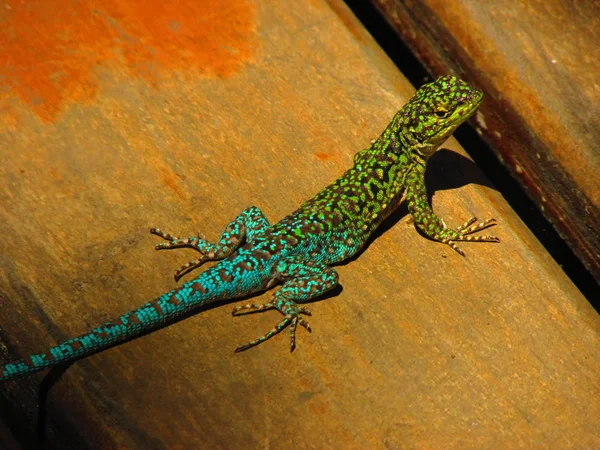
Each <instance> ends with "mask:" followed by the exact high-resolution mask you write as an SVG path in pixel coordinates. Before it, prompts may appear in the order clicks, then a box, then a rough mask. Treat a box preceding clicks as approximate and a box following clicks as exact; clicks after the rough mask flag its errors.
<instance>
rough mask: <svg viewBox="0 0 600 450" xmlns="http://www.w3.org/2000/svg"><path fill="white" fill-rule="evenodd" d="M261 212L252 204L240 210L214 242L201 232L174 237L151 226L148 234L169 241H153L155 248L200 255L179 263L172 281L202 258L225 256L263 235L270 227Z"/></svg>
mask: <svg viewBox="0 0 600 450" xmlns="http://www.w3.org/2000/svg"><path fill="white" fill-rule="evenodd" d="M270 226H271V225H270V224H269V221H268V220H267V218H266V217H265V215H264V214H263V212H262V211H261V210H260V209H259V208H257V207H256V206H251V207H250V208H248V209H245V210H244V211H242V212H241V213H240V214H239V215H238V216H237V217H236V218H235V219H234V220H233V221H232V222H231V223H230V224H229V225H227V226H226V227H225V230H224V231H223V234H221V238H220V239H219V242H218V243H217V244H213V243H210V242H208V241H207V240H206V239H204V237H203V236H202V235H201V234H198V236H197V237H193V236H192V237H189V238H183V239H182V238H178V237H175V236H173V235H172V234H170V233H165V232H164V231H162V230H160V229H159V228H152V229H151V230H150V233H152V234H155V235H156V236H160V237H161V238H163V239H165V240H167V241H169V242H163V243H161V244H156V250H163V249H172V248H193V249H194V250H197V251H198V252H200V254H201V255H202V256H201V257H200V258H198V259H195V260H193V261H190V262H189V263H187V264H184V265H183V266H181V267H180V268H179V269H178V270H177V272H175V281H178V280H179V279H180V278H181V277H182V276H183V275H185V274H186V273H188V272H190V271H192V270H194V269H196V268H197V267H200V266H201V265H202V264H204V263H205V262H206V261H218V260H221V259H224V258H227V257H228V256H229V255H231V254H232V253H233V252H235V251H236V250H237V249H238V248H239V247H240V246H241V245H242V244H243V242H244V241H245V242H252V241H253V240H254V238H255V237H256V236H259V235H261V234H264V233H265V231H266V230H267V229H268V228H269V227H270Z"/></svg>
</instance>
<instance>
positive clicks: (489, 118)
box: [372, 0, 600, 282]
mask: <svg viewBox="0 0 600 450" xmlns="http://www.w3.org/2000/svg"><path fill="white" fill-rule="evenodd" d="M372 2H373V3H374V4H375V5H376V6H378V8H379V9H380V10H381V11H382V13H383V15H384V16H385V17H386V18H387V20H388V21H389V22H390V23H391V24H392V26H393V27H394V28H395V29H396V30H397V31H398V33H399V34H400V36H401V37H402V39H403V40H405V41H406V42H407V44H408V45H409V46H410V47H411V48H412V49H413V50H414V51H415V53H416V54H417V56H418V57H419V58H420V59H421V60H422V61H423V63H424V64H425V65H426V66H427V67H428V68H429V69H430V70H431V72H432V73H435V74H445V73H447V72H449V71H450V72H455V73H459V74H460V75H462V76H464V77H465V78H467V79H469V80H471V81H472V82H473V83H475V84H477V85H478V86H480V87H481V88H482V89H483V90H484V91H485V93H486V94H487V97H486V101H485V102H484V104H483V105H482V107H481V108H480V113H479V114H478V115H477V117H476V119H477V120H476V121H477V124H478V131H479V132H480V133H481V134H482V135H484V136H485V138H486V140H488V141H489V142H490V143H491V144H492V147H493V148H494V149H495V150H496V153H497V156H498V158H499V159H500V161H502V163H503V164H504V165H505V166H506V167H507V168H508V169H509V170H510V172H511V173H512V174H513V176H514V177H516V178H517V179H518V180H519V182H520V183H521V184H522V186H523V187H524V188H525V190H526V191H527V193H528V194H529V196H530V197H531V198H532V199H533V201H534V202H535V203H536V204H537V206H538V208H539V209H540V210H541V211H542V213H543V214H544V215H545V216H546V217H547V218H548V220H549V221H550V222H551V223H552V224H553V226H554V228H555V229H556V230H557V231H558V232H559V233H560V235H561V236H562V237H563V238H564V239H565V240H566V242H567V243H568V244H569V246H570V247H571V248H572V249H573V251H574V252H575V253H576V254H577V255H578V257H579V258H580V259H581V261H582V262H583V263H584V264H585V266H586V267H587V268H588V269H589V270H590V272H591V273H592V275H593V276H594V277H595V278H596V280H597V281H599V282H600V233H599V232H598V230H600V176H599V174H600V151H599V148H600V147H598V141H599V140H600V107H599V106H598V105H600V87H599V84H598V75H597V74H598V73H600V46H599V45H598V42H600V3H598V2H572V1H556V0H555V1H543V0H527V1H517V0H509V1H508V2H507V1H487V2H480V1H477V0H460V1H455V2H454V1H453V2H447V1H443V0H424V1H421V0H418V1H415V0H372Z"/></svg>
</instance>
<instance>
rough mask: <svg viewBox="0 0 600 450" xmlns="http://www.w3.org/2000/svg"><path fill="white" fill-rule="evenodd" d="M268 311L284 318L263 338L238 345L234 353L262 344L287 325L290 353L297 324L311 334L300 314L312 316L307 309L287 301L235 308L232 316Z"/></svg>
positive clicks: (294, 344) (292, 348)
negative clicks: (272, 310) (280, 314)
mask: <svg viewBox="0 0 600 450" xmlns="http://www.w3.org/2000/svg"><path fill="white" fill-rule="evenodd" d="M269 309H277V310H278V311H279V312H281V313H282V314H283V315H284V316H285V318H284V319H283V320H282V321H281V322H279V323H278V324H277V325H275V327H273V329H272V330H270V331H268V332H267V333H265V334H264V335H263V336H261V337H259V338H258V339H255V340H253V341H250V342H248V343H247V344H244V345H240V346H239V347H238V348H236V349H235V353H239V352H243V351H244V350H248V349H249V348H252V347H255V346H257V345H258V344H262V343H263V342H265V341H266V340H268V339H270V338H272V337H273V336H275V335H276V334H278V333H279V332H281V330H283V329H284V328H285V327H287V326H288V325H289V326H290V351H292V352H293V351H294V349H295V348H296V328H297V327H298V324H300V325H301V326H302V327H304V328H306V330H307V331H308V332H309V333H312V329H311V327H310V325H309V323H308V322H307V321H306V320H304V318H302V316H301V314H305V315H307V316H310V315H312V314H311V312H310V311H309V310H308V308H305V307H304V306H298V305H297V304H296V303H295V302H293V301H291V300H287V299H286V300H283V301H277V302H269V303H264V304H262V305H257V304H253V303H251V304H247V305H243V306H236V307H235V308H234V309H233V312H232V314H233V315H234V316H240V315H243V314H252V313H256V312H262V311H266V310H269Z"/></svg>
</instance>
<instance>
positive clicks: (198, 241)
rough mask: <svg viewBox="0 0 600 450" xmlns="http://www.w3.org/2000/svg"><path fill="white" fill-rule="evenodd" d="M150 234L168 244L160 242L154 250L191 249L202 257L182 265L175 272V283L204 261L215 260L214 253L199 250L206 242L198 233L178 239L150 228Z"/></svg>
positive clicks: (158, 229)
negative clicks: (196, 235)
mask: <svg viewBox="0 0 600 450" xmlns="http://www.w3.org/2000/svg"><path fill="white" fill-rule="evenodd" d="M150 233H151V234H154V235H155V236H160V237H161V238H163V239H164V240H166V241H169V242H161V243H160V244H156V245H155V247H154V248H156V250H165V249H173V248H193V249H194V250H196V251H198V252H200V254H201V255H202V256H201V257H200V258H198V259H194V260H192V261H190V262H188V263H186V264H184V265H182V266H181V267H180V268H179V269H177V271H176V272H175V275H174V278H175V281H179V279H180V278H181V277H182V276H184V275H185V274H186V273H188V272H191V271H192V270H194V269H196V268H198V267H200V266H201V265H202V264H204V263H205V262H206V261H212V260H214V259H215V257H216V254H215V252H214V251H208V252H207V251H205V250H203V249H201V248H200V246H201V245H204V246H206V243H207V242H206V240H205V239H204V236H203V235H202V234H200V233H198V237H189V238H183V239H182V238H178V237H176V236H173V235H172V234H171V233H166V232H164V231H162V230H161V229H160V228H151V229H150Z"/></svg>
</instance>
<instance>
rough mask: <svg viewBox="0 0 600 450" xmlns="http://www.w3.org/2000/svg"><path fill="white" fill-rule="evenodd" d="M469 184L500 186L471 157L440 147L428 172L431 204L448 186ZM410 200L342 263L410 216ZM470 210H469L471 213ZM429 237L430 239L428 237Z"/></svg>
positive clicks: (432, 157) (427, 182) (426, 175)
mask: <svg viewBox="0 0 600 450" xmlns="http://www.w3.org/2000/svg"><path fill="white" fill-rule="evenodd" d="M468 184H478V185H480V186H486V187H489V188H491V189H494V190H495V189H496V188H495V187H494V186H493V185H492V184H491V183H490V182H489V181H488V180H487V179H486V178H485V177H484V176H483V173H482V172H481V170H480V169H479V167H477V165H476V164H475V163H474V162H473V161H471V160H470V159H468V158H465V157H464V156H462V155H461V154H459V153H456V152H454V151H452V150H448V149H444V148H442V149H441V150H438V151H437V152H436V153H434V154H433V155H432V156H431V158H430V159H429V163H428V164H427V171H426V172H425V185H426V186H427V201H428V202H429V204H430V205H431V200H432V198H433V195H434V194H435V192H437V191H446V190H448V189H457V188H460V187H463V186H466V185H468ZM408 214H409V212H408V207H407V205H406V202H404V201H403V202H402V203H401V204H400V205H399V206H398V207H397V208H396V210H395V211H394V212H393V213H392V214H390V216H389V217H388V218H387V219H385V220H384V221H383V222H382V223H381V225H379V227H377V229H376V230H375V231H374V232H373V234H372V235H371V236H370V237H369V239H368V240H367V242H366V244H365V245H364V246H363V247H362V248H361V249H360V250H359V251H358V252H357V253H356V254H355V255H353V256H352V257H350V258H348V259H347V260H345V261H343V262H342V263H341V264H339V265H344V266H345V265H346V264H348V263H351V262H353V261H355V260H356V259H358V258H359V257H360V256H361V255H362V254H363V252H365V251H366V250H367V249H368V248H369V247H370V246H371V244H372V243H373V242H374V241H375V240H376V239H377V238H379V237H380V236H381V235H383V234H384V233H386V232H387V231H388V230H389V229H391V228H392V227H394V226H396V225H397V224H398V222H400V220H402V218H403V217H404V216H406V215H408ZM469 214H470V211H469V212H467V216H468V215H469ZM414 228H415V230H416V231H417V232H418V233H419V234H420V235H421V236H423V237H425V238H427V236H425V235H424V234H423V233H422V232H421V231H420V230H419V229H418V228H417V227H414ZM427 239H429V238H427Z"/></svg>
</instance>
